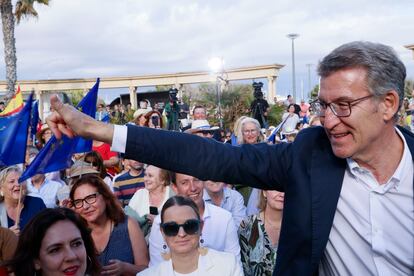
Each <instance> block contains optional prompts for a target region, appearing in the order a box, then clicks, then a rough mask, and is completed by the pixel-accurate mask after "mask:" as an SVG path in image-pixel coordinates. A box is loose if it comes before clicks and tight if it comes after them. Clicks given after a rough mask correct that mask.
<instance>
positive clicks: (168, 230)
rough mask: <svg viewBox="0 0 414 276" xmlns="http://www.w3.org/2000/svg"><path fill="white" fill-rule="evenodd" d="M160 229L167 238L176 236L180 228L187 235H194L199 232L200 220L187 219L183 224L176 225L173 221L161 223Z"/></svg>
mask: <svg viewBox="0 0 414 276" xmlns="http://www.w3.org/2000/svg"><path fill="white" fill-rule="evenodd" d="M160 226H161V229H162V231H163V232H164V234H165V235H166V236H168V237H174V236H177V234H178V232H179V231H180V227H182V228H183V230H184V232H185V233H187V235H194V234H196V233H197V232H198V231H199V230H200V220H198V219H189V220H187V221H186V222H184V223H183V224H178V223H176V222H175V221H170V222H166V223H161V225H160Z"/></svg>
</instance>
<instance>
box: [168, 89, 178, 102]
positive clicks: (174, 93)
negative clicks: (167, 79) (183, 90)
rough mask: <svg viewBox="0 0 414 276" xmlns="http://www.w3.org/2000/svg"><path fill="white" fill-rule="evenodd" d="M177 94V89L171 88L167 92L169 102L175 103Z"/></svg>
mask: <svg viewBox="0 0 414 276" xmlns="http://www.w3.org/2000/svg"><path fill="white" fill-rule="evenodd" d="M177 93H178V89H177V88H172V89H170V91H169V98H170V101H171V102H176V101H177Z"/></svg>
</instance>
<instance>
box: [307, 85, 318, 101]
mask: <svg viewBox="0 0 414 276" xmlns="http://www.w3.org/2000/svg"><path fill="white" fill-rule="evenodd" d="M318 92H319V84H317V85H315V87H314V88H313V89H312V90H311V92H310V97H309V98H310V99H311V100H314V99H316V98H317V97H318Z"/></svg>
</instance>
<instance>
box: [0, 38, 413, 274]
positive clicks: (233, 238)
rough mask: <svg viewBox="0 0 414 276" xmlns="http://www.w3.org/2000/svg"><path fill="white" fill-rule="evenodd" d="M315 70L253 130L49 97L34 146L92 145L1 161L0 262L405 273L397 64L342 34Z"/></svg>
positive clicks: (408, 262) (406, 213) (407, 171)
mask: <svg viewBox="0 0 414 276" xmlns="http://www.w3.org/2000/svg"><path fill="white" fill-rule="evenodd" d="M318 72H319V74H320V76H321V87H320V92H319V95H318V99H317V100H315V101H313V102H311V103H306V102H305V101H301V102H300V104H297V103H295V100H294V99H293V98H292V97H288V98H287V100H286V102H284V103H282V104H284V105H285V107H286V112H285V113H284V114H283V116H282V122H281V123H280V125H278V126H273V127H272V126H270V127H268V128H265V129H263V128H262V127H263V125H265V124H264V122H265V117H264V116H262V119H263V120H262V121H261V122H259V121H258V120H257V119H254V118H252V117H249V116H242V117H240V118H238V119H237V120H236V122H235V124H234V127H233V131H231V132H230V131H224V130H221V129H219V127H216V126H212V125H210V123H209V121H208V118H207V112H206V111H207V110H206V109H205V108H204V107H203V106H194V107H193V109H192V112H191V113H192V118H191V120H190V124H189V126H188V127H187V128H185V129H183V130H182V131H168V130H167V127H166V125H165V124H164V123H165V119H163V115H162V112H160V111H159V110H157V108H154V107H151V105H150V103H147V104H145V105H144V104H142V105H141V104H140V108H139V109H138V110H136V111H134V112H132V111H131V114H132V119H131V120H130V121H129V122H128V121H125V122H122V123H121V124H118V125H112V124H110V123H107V122H106V121H105V120H106V119H104V118H105V117H107V115H108V114H105V113H104V112H105V111H104V107H105V106H104V105H103V104H101V105H100V106H98V111H97V114H96V118H95V120H94V119H92V118H90V117H87V116H86V115H83V114H82V113H80V112H79V111H77V110H76V109H74V108H73V107H71V106H69V105H66V104H65V105H64V104H62V103H61V102H60V101H59V100H58V98H56V97H52V99H51V105H52V107H53V109H54V110H55V111H54V113H53V114H52V115H51V116H50V117H49V118H48V124H47V125H46V124H45V125H44V126H43V127H42V129H41V130H40V131H39V133H38V136H37V137H38V140H39V144H38V146H39V147H40V148H41V147H42V145H44V144H45V143H47V141H48V140H49V139H50V138H51V136H52V135H55V136H56V138H58V139H59V138H61V135H62V134H65V135H67V136H69V137H72V136H74V135H79V136H82V137H85V138H89V139H92V140H93V147H92V151H91V152H87V153H80V154H75V155H74V156H73V157H72V161H73V162H72V166H71V167H70V168H68V169H66V170H64V171H61V172H52V173H47V174H44V175H36V176H33V177H32V178H30V179H29V180H28V181H27V183H18V178H19V176H20V175H21V173H22V172H21V169H20V168H19V167H18V166H12V167H7V168H4V169H3V170H2V171H1V172H0V191H1V202H0V222H1V230H2V231H3V232H4V233H5V234H4V235H0V251H1V252H0V258H1V261H2V263H1V264H2V265H3V269H4V271H6V273H7V271H8V272H12V273H14V275H16V276H20V275H58V274H59V273H61V274H65V275H69V274H70V275H85V274H88V275H101V274H104V275H143V276H145V275H254V276H256V275H257V276H259V275H315V274H317V273H319V274H320V275H410V274H412V273H414V247H413V246H412V245H413V244H414V217H413V214H414V205H413V202H414V197H413V194H414V192H413V188H412V187H413V186H412V184H413V181H414V180H413V171H414V169H413V161H412V154H411V148H412V145H414V138H413V135H412V134H411V133H410V132H408V131H407V130H406V129H404V128H400V127H397V126H396V124H397V122H398V111H399V110H400V109H401V108H404V105H403V92H404V89H403V87H401V84H403V83H404V79H405V67H404V65H403V64H402V63H401V62H400V61H399V59H398V58H397V57H396V55H395V54H394V52H393V50H392V49H391V48H389V47H387V46H384V45H382V44H375V43H370V42H353V43H348V44H345V45H343V46H341V47H339V48H337V49H335V50H334V51H333V52H332V53H330V54H329V55H328V56H327V57H325V58H324V59H323V60H322V61H321V63H320V65H319V69H318ZM401 106H402V107H401ZM100 112H102V114H101V113H100ZM121 113H122V112H121ZM263 114H264V113H263ZM111 116H113V115H111ZM125 118H126V117H125ZM81 122H82V123H81ZM167 124H168V123H167ZM38 151H39V149H38V148H36V147H34V146H31V147H30V146H29V147H28V150H27V158H26V163H27V164H29V163H30V162H31V161H32V160H33V158H34V157H35V156H36V154H38ZM389 225H393V227H391V228H390V227H388V226H389ZM10 236H11V237H12V238H9V237H10Z"/></svg>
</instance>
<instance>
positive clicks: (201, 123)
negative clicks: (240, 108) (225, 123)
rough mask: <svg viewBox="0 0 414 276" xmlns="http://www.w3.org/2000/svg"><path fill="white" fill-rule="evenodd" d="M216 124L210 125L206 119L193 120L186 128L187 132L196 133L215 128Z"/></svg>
mask: <svg viewBox="0 0 414 276" xmlns="http://www.w3.org/2000/svg"><path fill="white" fill-rule="evenodd" d="M217 129H219V127H218V126H214V127H211V126H210V124H209V123H208V121H207V120H194V121H193V122H192V123H191V128H190V129H188V130H186V131H185V132H187V133H197V132H201V131H208V130H217Z"/></svg>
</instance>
